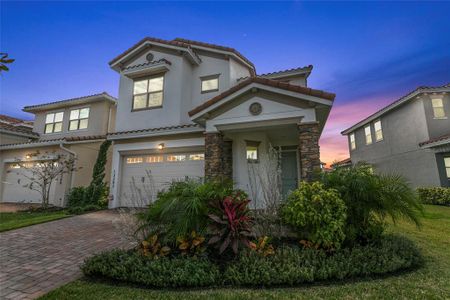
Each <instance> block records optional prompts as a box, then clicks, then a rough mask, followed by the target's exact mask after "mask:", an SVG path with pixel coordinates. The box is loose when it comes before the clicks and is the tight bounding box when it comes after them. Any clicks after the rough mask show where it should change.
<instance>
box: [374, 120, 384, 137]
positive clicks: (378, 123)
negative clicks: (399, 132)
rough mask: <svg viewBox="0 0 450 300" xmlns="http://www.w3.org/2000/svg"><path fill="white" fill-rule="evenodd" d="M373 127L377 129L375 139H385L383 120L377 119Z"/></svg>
mask: <svg viewBox="0 0 450 300" xmlns="http://www.w3.org/2000/svg"><path fill="white" fill-rule="evenodd" d="M373 128H374V129H375V139H376V140H377V142H378V141H381V140H382V139H383V128H381V120H378V121H376V122H375V123H374V124H373Z"/></svg>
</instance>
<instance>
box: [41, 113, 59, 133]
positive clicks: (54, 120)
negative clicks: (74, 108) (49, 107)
mask: <svg viewBox="0 0 450 300" xmlns="http://www.w3.org/2000/svg"><path fill="white" fill-rule="evenodd" d="M63 117H64V112H62V111H61V112H57V113H50V114H47V116H46V117H45V131H44V132H45V133H54V132H61V131H62V121H63Z"/></svg>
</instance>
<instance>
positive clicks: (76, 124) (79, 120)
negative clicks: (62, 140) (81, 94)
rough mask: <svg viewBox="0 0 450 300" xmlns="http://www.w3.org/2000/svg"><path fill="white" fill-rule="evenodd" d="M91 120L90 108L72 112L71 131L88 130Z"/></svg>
mask: <svg viewBox="0 0 450 300" xmlns="http://www.w3.org/2000/svg"><path fill="white" fill-rule="evenodd" d="M88 120H89V107H86V108H81V109H74V110H71V111H70V121H69V130H79V129H86V128H87V127H88Z"/></svg>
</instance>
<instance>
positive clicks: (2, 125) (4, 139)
mask: <svg viewBox="0 0 450 300" xmlns="http://www.w3.org/2000/svg"><path fill="white" fill-rule="evenodd" d="M38 137H39V135H38V134H37V133H35V132H33V122H32V121H25V120H22V119H17V118H14V117H10V116H6V115H0V145H3V144H14V143H23V142H29V141H32V140H35V139H37V138H38Z"/></svg>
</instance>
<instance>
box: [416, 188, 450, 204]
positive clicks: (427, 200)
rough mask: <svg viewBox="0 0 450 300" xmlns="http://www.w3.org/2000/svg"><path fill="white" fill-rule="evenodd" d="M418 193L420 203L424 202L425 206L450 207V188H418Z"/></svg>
mask: <svg viewBox="0 0 450 300" xmlns="http://www.w3.org/2000/svg"><path fill="white" fill-rule="evenodd" d="M417 193H418V194H419V198H420V201H422V203H423V204H434V205H446V206H450V188H445V187H431V188H418V189H417Z"/></svg>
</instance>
